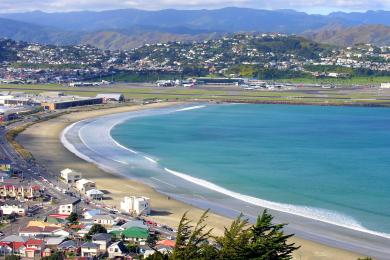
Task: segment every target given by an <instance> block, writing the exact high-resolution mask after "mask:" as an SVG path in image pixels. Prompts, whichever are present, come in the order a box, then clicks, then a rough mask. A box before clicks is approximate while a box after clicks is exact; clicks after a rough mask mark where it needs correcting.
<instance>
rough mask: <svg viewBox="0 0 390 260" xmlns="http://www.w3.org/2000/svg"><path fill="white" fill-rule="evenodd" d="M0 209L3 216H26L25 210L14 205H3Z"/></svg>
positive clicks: (20, 206)
mask: <svg viewBox="0 0 390 260" xmlns="http://www.w3.org/2000/svg"><path fill="white" fill-rule="evenodd" d="M0 209H1V211H2V212H3V215H12V214H17V215H19V216H24V215H26V208H25V207H24V206H22V205H19V204H15V205H10V204H4V205H3V206H1V207H0Z"/></svg>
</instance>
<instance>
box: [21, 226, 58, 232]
mask: <svg viewBox="0 0 390 260" xmlns="http://www.w3.org/2000/svg"><path fill="white" fill-rule="evenodd" d="M58 229H60V228H58V227H37V226H29V227H25V228H23V229H22V230H20V232H30V233H41V232H44V233H50V232H54V231H56V230H58Z"/></svg>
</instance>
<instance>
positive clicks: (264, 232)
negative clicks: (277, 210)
mask: <svg viewBox="0 0 390 260" xmlns="http://www.w3.org/2000/svg"><path fill="white" fill-rule="evenodd" d="M272 220H273V216H272V215H271V214H268V212H267V210H264V211H263V214H262V215H261V216H259V217H258V218H257V221H256V224H255V225H254V226H252V227H251V228H250V233H251V243H250V244H249V247H248V257H249V258H255V259H291V258H292V255H291V254H292V253H293V252H294V251H295V250H297V249H298V248H299V246H298V247H297V246H295V244H294V243H291V244H289V243H288V242H287V240H288V239H289V238H291V237H292V236H294V235H293V234H290V235H284V233H283V228H284V226H286V224H273V223H272Z"/></svg>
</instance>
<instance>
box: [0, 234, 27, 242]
mask: <svg viewBox="0 0 390 260" xmlns="http://www.w3.org/2000/svg"><path fill="white" fill-rule="evenodd" d="M26 241H27V239H26V238H24V237H22V236H17V235H10V236H7V237H5V238H3V239H2V240H1V242H7V243H11V242H23V243H24V242H26Z"/></svg>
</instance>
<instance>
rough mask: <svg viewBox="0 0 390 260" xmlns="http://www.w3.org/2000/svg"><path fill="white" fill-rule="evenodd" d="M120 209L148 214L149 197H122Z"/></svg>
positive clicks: (138, 213) (131, 212)
mask: <svg viewBox="0 0 390 260" xmlns="http://www.w3.org/2000/svg"><path fill="white" fill-rule="evenodd" d="M120 207H121V210H122V211H123V212H125V213H129V214H137V215H149V214H150V211H151V209H150V199H149V198H147V197H136V196H131V197H124V198H123V201H121V204H120Z"/></svg>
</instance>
